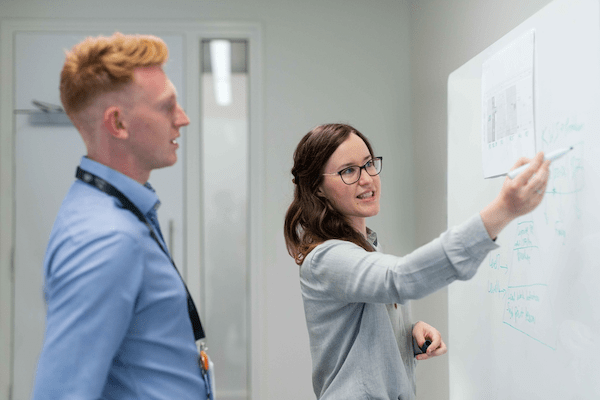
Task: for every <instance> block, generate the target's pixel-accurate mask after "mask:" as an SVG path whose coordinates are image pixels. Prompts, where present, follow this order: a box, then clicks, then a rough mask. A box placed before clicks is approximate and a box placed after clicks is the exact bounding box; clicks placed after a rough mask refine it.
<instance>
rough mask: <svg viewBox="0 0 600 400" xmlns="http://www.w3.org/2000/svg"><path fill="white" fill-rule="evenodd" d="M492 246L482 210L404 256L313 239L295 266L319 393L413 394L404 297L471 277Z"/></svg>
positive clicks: (348, 397) (326, 397)
mask: <svg viewBox="0 0 600 400" xmlns="http://www.w3.org/2000/svg"><path fill="white" fill-rule="evenodd" d="M495 248H497V245H496V244H495V243H494V242H493V241H492V240H491V239H490V237H489V235H488V233H487V231H486V230H485V227H484V226H483V222H482V221H481V218H480V216H479V214H477V215H475V216H473V217H472V218H470V219H469V220H468V221H466V222H465V223H463V224H461V225H459V226H457V227H455V228H453V229H450V230H448V231H446V232H445V233H443V234H442V235H441V236H440V237H439V238H437V239H435V240H433V241H432V242H430V243H428V244H426V245H425V246H423V247H421V248H419V249H417V250H415V251H414V252H412V253H411V254H409V255H407V256H404V257H396V256H392V255H387V254H383V253H381V252H367V251H365V250H364V249H362V248H361V247H359V246H357V245H355V244H353V243H350V242H347V241H342V240H328V241H326V242H324V243H322V244H320V245H318V246H317V247H316V248H315V249H314V250H313V251H311V252H310V253H309V254H308V255H307V257H306V259H305V260H304V262H303V264H302V266H301V267H300V284H301V291H302V299H303V302H304V311H305V314H306V324H307V327H308V333H309V339H310V351H311V355H312V363H313V373H312V379H313V387H314V391H315V394H316V395H317V398H319V399H323V400H331V399H335V400H337V399H340V400H341V399H343V400H352V399H382V400H383V399H386V400H387V399H393V400H396V399H399V400H408V399H414V398H415V387H414V368H415V360H414V355H415V351H414V349H413V340H412V322H411V321H410V310H409V307H408V305H407V302H408V301H409V300H411V299H419V298H421V297H424V296H426V295H428V294H430V293H433V292H434V291H436V290H438V289H440V288H442V287H444V286H446V285H448V284H449V283H451V282H453V281H454V280H456V279H459V280H466V279H469V278H471V277H472V276H473V275H474V274H475V272H476V271H477V268H478V266H479V265H480V264H481V262H482V261H483V260H484V258H485V256H486V255H487V254H488V252H489V251H490V250H492V249H495ZM394 303H399V304H401V305H403V306H401V307H398V308H397V309H396V308H394V307H393V304H394ZM417 353H420V351H417Z"/></svg>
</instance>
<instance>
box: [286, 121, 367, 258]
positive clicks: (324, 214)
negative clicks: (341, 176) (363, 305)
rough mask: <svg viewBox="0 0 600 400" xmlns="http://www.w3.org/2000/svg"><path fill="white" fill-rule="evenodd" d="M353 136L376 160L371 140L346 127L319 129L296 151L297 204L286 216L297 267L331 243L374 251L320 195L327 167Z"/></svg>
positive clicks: (290, 248) (288, 236) (293, 203)
mask: <svg viewBox="0 0 600 400" xmlns="http://www.w3.org/2000/svg"><path fill="white" fill-rule="evenodd" d="M353 133H354V134H356V135H357V136H358V137H360V138H361V139H362V140H363V141H364V142H365V144H366V145H367V148H368V149H369V153H371V156H374V153H373V149H372V147H371V144H370V143H369V141H368V139H367V138H366V137H365V136H364V135H363V134H362V133H360V132H359V131H358V130H356V129H354V128H353V127H351V126H350V125H345V124H326V125H320V126H317V127H316V128H314V129H313V130H311V131H310V132H308V133H307V134H306V135H305V136H304V137H303V138H302V140H300V143H298V147H296V151H295V152H294V166H293V168H292V175H293V177H294V179H293V181H294V183H295V189H294V200H293V201H292V204H290V207H289V208H288V210H287V213H286V215H285V223H284V237H285V244H286V246H287V250H288V253H289V254H290V255H291V256H292V257H293V258H294V260H295V261H296V264H298V265H301V264H302V262H303V261H304V259H305V258H306V256H307V254H308V253H310V252H311V251H312V250H313V249H314V248H315V247H316V246H317V245H319V244H320V243H323V242H324V241H326V240H329V239H341V240H347V241H349V242H352V243H355V244H357V245H358V246H360V247H362V248H364V249H365V250H367V251H374V250H373V247H372V246H371V245H370V244H369V242H367V240H366V239H365V237H364V236H363V235H362V234H361V233H359V232H357V231H356V230H355V229H354V228H353V227H352V226H351V225H350V222H349V221H348V219H347V218H346V217H345V216H344V215H343V214H341V213H340V212H339V211H337V210H336V209H335V208H334V207H333V205H332V204H331V203H330V202H329V200H327V199H326V198H325V197H322V196H318V195H317V191H318V189H319V187H320V186H321V183H322V182H323V171H324V168H325V164H327V161H328V160H329V158H330V157H331V155H332V154H333V153H334V152H335V150H336V149H337V148H338V147H339V146H340V145H341V144H342V143H343V142H344V141H345V140H346V139H347V138H348V137H349V136H350V135H351V134H353Z"/></svg>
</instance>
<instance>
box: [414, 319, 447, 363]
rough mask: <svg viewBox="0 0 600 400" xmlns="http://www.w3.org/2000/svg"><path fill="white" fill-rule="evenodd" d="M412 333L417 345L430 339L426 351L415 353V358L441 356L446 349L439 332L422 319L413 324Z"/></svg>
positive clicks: (422, 358) (421, 344)
mask: <svg viewBox="0 0 600 400" xmlns="http://www.w3.org/2000/svg"><path fill="white" fill-rule="evenodd" d="M412 335H413V338H414V339H415V341H416V342H417V344H418V345H419V347H421V346H423V344H424V343H425V341H426V340H430V341H431V344H430V345H429V347H428V348H427V352H426V353H422V354H417V355H416V358H417V360H427V359H429V358H431V357H437V356H441V355H442V354H446V352H447V351H448V348H447V347H446V343H444V341H443V340H442V335H441V334H440V332H439V331H438V330H437V329H435V328H434V327H433V326H431V325H429V324H426V323H425V322H423V321H419V322H417V323H416V324H415V326H414V327H413V331H412Z"/></svg>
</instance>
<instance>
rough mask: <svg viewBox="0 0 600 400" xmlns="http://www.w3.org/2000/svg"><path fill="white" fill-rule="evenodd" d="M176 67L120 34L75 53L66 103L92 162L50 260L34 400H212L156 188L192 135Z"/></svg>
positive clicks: (86, 163) (59, 227)
mask: <svg viewBox="0 0 600 400" xmlns="http://www.w3.org/2000/svg"><path fill="white" fill-rule="evenodd" d="M167 55H168V50H167V47H166V45H165V43H164V42H163V41H162V40H160V39H159V38H156V37H153V36H139V35H132V36H126V35H121V34H119V33H116V34H114V35H113V36H111V37H108V38H106V37H97V38H88V39H86V40H85V41H83V42H82V43H80V44H78V45H76V46H75V47H73V49H71V51H70V52H69V53H67V56H66V60H65V64H64V67H63V70H62V72H61V82H60V92H61V101H62V103H63V107H64V109H65V111H66V113H67V114H68V116H69V118H70V119H71V121H72V122H73V124H74V125H75V127H76V128H77V130H78V131H79V132H80V134H81V137H82V138H83V141H84V142H85V145H86V148H87V156H86V157H83V158H82V160H81V164H80V168H79V169H78V175H77V176H78V178H79V179H78V180H76V181H75V182H74V183H73V185H72V186H71V188H70V190H69V192H68V194H67V196H66V198H65V200H64V202H63V204H62V206H61V209H60V211H59V213H58V216H57V219H56V221H55V224H54V227H53V229H52V233H51V236H50V241H49V244H48V248H47V251H46V257H45V261H44V272H45V289H44V290H45V296H46V302H47V306H48V311H47V319H46V335H45V339H44V346H43V349H42V353H41V355H40V359H39V364H38V369H37V374H36V380H35V388H34V399H63V398H65V399H66V398H68V399H98V398H102V399H192V398H193V399H199V398H200V399H207V398H211V390H210V389H211V388H210V384H209V379H208V375H207V374H206V373H205V371H204V369H203V368H202V366H204V363H200V364H199V362H198V351H197V349H196V345H195V340H194V339H195V337H196V338H197V337H198V336H203V333H202V332H201V330H202V328H201V326H200V325H199V319H197V314H194V312H195V307H194V306H193V302H192V301H191V300H190V298H189V295H187V291H186V288H185V284H184V283H183V281H182V280H181V278H180V276H179V274H178V272H177V270H176V268H173V267H174V264H172V262H171V259H170V256H169V255H168V250H167V248H166V245H165V243H164V240H163V238H162V235H161V233H160V228H159V227H158V222H157V218H156V209H157V208H158V205H159V204H160V202H159V200H158V197H157V196H156V194H155V193H154V191H153V190H152V188H151V187H150V185H149V184H148V183H147V181H148V178H149V177H150V172H151V171H152V170H154V169H157V168H163V167H167V166H171V165H173V164H174V163H175V162H176V161H177V153H176V151H177V148H178V144H177V138H178V137H179V136H180V133H179V128H181V127H183V126H186V125H188V124H189V120H188V117H187V115H186V114H185V112H184V111H183V109H182V108H181V107H180V105H179V104H178V102H177V98H176V93H175V87H174V86H173V84H172V83H171V82H170V81H169V79H168V78H167V76H166V75H165V73H164V71H163V69H162V65H163V64H164V63H165V61H166V60H167ZM190 303H191V304H190ZM188 311H189V314H188ZM194 316H195V318H196V321H195V320H194V319H193V317H194ZM198 330H199V331H200V333H202V334H201V335H200V334H199V331H198Z"/></svg>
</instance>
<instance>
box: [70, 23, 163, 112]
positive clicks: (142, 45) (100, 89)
mask: <svg viewBox="0 0 600 400" xmlns="http://www.w3.org/2000/svg"><path fill="white" fill-rule="evenodd" d="M168 54H169V53H168V49H167V45H166V44H165V43H164V42H163V41H162V39H160V38H158V37H155V36H151V35H123V34H121V33H118V32H117V33H115V34H113V35H112V36H110V37H104V36H98V37H88V38H87V39H85V40H84V41H83V42H81V43H79V44H77V45H75V46H74V47H73V48H71V50H70V51H68V52H67V53H66V58H65V63H64V66H63V69H62V72H61V74H60V100H61V102H62V104H63V107H64V109H65V112H66V113H67V115H69V117H70V118H71V119H73V116H74V115H77V114H78V113H79V112H81V111H83V110H85V109H86V108H87V107H88V106H90V105H91V104H92V103H93V102H94V100H96V99H97V98H98V96H100V95H102V94H105V93H110V92H116V91H119V90H121V89H123V88H124V87H125V86H126V85H127V84H128V83H130V82H132V81H133V74H134V70H135V69H136V68H139V67H150V66H155V65H162V64H164V63H165V62H166V61H167V58H168Z"/></svg>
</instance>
